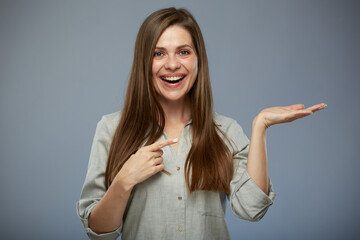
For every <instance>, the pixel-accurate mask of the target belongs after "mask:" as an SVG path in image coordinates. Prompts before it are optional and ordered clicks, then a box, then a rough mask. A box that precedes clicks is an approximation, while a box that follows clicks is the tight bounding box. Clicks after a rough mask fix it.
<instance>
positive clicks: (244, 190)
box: [228, 121, 276, 221]
mask: <svg viewBox="0 0 360 240" xmlns="http://www.w3.org/2000/svg"><path fill="white" fill-rule="evenodd" d="M228 133H230V136H231V138H230V139H231V140H232V143H231V144H232V147H231V149H233V161H234V176H233V178H232V180H231V182H230V194H229V195H228V197H229V200H230V208H231V210H232V212H233V213H234V214H235V215H236V216H237V217H239V218H242V219H245V220H248V221H259V220H260V219H261V218H262V217H263V216H264V215H265V213H266V212H267V210H268V208H269V207H270V206H271V205H272V204H273V201H274V199H275V196H276V194H275V193H274V191H273V186H272V183H271V181H270V179H269V195H266V194H265V193H264V192H263V191H262V190H261V189H260V188H259V186H258V185H257V184H256V183H255V182H254V180H253V179H252V178H251V177H250V176H249V174H248V172H247V170H246V165H247V159H248V153H249V143H250V141H249V139H248V138H247V136H246V135H245V133H244V131H243V129H242V128H241V126H240V125H239V124H238V123H237V122H236V121H234V122H233V123H232V124H231V125H230V126H229V129H228Z"/></svg>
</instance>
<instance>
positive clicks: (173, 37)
mask: <svg viewBox="0 0 360 240" xmlns="http://www.w3.org/2000/svg"><path fill="white" fill-rule="evenodd" d="M184 44H187V45H190V46H193V42H192V38H191V35H190V33H189V32H188V31H187V30H186V29H185V28H183V27H181V26H179V25H173V26H170V27H168V28H166V29H165V30H164V32H163V33H162V34H161V36H160V38H159V40H158V41H157V43H156V47H164V48H171V47H176V46H180V45H184Z"/></svg>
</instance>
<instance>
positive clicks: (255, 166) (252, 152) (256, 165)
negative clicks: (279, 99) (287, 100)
mask: <svg viewBox="0 0 360 240" xmlns="http://www.w3.org/2000/svg"><path fill="white" fill-rule="evenodd" d="M326 106H327V105H326V104H324V103H321V104H317V105H314V106H312V107H309V108H307V109H304V105H302V104H295V105H291V106H287V107H272V108H267V109H264V110H263V111H261V112H260V113H259V114H258V115H257V116H256V117H255V118H254V120H253V123H252V133H251V141H250V149H249V157H248V164H247V171H248V173H249V175H250V176H251V178H252V179H253V180H254V181H255V183H256V184H257V185H258V186H259V187H260V188H261V190H262V191H263V192H264V193H265V194H268V189H269V182H268V163H267V153H266V129H267V128H268V127H270V126H271V125H274V124H279V123H286V122H292V121H294V120H296V119H298V118H303V117H306V116H308V115H310V114H312V113H314V112H316V111H318V110H321V109H324V108H325V107H326Z"/></svg>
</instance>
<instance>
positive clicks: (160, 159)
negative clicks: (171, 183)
mask: <svg viewBox="0 0 360 240" xmlns="http://www.w3.org/2000/svg"><path fill="white" fill-rule="evenodd" d="M163 161H164V159H163V158H162V157H157V158H154V159H153V164H154V165H159V164H161V163H162V162H163Z"/></svg>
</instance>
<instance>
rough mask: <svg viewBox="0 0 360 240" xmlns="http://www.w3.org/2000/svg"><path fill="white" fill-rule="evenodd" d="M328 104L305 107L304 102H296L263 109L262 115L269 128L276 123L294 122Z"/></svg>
mask: <svg viewBox="0 0 360 240" xmlns="http://www.w3.org/2000/svg"><path fill="white" fill-rule="evenodd" d="M326 106H327V105H326V104H325V103H320V104H316V105H314V106H311V107H308V108H305V107H304V105H303V104H294V105H290V106H285V107H270V108H266V109H264V110H262V111H261V112H260V115H261V117H262V119H263V121H264V124H265V126H266V127H267V128H268V127H270V126H271V125H274V124H279V123H287V122H292V121H294V120H296V119H299V118H303V117H306V116H308V115H310V114H312V113H314V112H316V111H319V110H321V109H324V108H325V107H326Z"/></svg>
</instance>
